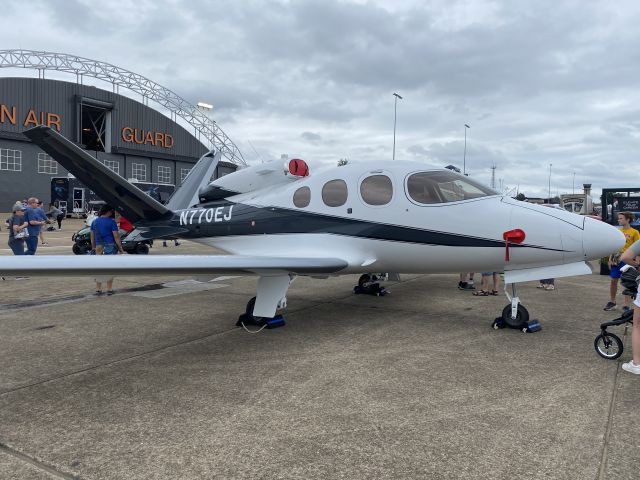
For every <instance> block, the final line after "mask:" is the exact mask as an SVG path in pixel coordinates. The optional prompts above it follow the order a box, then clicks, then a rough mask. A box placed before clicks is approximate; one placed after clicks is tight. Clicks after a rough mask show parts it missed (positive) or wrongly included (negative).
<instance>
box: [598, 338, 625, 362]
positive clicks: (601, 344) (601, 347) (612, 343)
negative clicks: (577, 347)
mask: <svg viewBox="0 0 640 480" xmlns="http://www.w3.org/2000/svg"><path fill="white" fill-rule="evenodd" d="M593 346H594V347H595V349H596V352H598V355H600V356H601V357H602V358H606V359H607V360H615V359H616V358H618V357H619V356H620V355H622V351H623V349H624V346H623V345H622V340H620V338H619V337H618V336H617V335H614V334H613V333H609V332H602V333H601V334H600V335H598V336H597V337H596V339H595V340H594V342H593Z"/></svg>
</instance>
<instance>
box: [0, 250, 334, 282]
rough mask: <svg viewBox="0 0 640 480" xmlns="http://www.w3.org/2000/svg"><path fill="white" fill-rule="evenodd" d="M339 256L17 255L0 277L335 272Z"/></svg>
mask: <svg viewBox="0 0 640 480" xmlns="http://www.w3.org/2000/svg"><path fill="white" fill-rule="evenodd" d="M346 266H347V262H345V261H344V260H341V259H339V258H298V257H295V258H287V257H258V256H245V255H77V256H72V255H42V256H31V255H20V256H17V257H9V256H3V257H0V276H6V277H10V276H40V277H73V276H89V277H95V276H108V275H113V276H115V275H117V276H124V275H129V276H130V275H207V274H231V275H264V276H269V275H282V274H283V273H297V274H311V273H336V272H339V271H340V270H342V269H344V268H345V267H346Z"/></svg>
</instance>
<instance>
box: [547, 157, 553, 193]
mask: <svg viewBox="0 0 640 480" xmlns="http://www.w3.org/2000/svg"><path fill="white" fill-rule="evenodd" d="M552 165H553V163H550V164H549V197H548V199H547V203H551V167H552Z"/></svg>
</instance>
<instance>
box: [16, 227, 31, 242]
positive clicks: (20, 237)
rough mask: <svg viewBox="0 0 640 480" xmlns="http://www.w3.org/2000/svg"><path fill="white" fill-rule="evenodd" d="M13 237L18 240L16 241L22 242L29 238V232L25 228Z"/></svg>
mask: <svg viewBox="0 0 640 480" xmlns="http://www.w3.org/2000/svg"><path fill="white" fill-rule="evenodd" d="M13 237H14V238H16V239H18V240H23V239H25V238H28V237H29V230H27V229H26V228H25V229H24V230H20V231H19V232H18V233H16V234H15V235H14V236H13Z"/></svg>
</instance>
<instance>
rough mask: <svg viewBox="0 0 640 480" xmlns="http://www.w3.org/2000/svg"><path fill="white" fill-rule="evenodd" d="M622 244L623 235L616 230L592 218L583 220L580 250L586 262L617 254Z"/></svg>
mask: <svg viewBox="0 0 640 480" xmlns="http://www.w3.org/2000/svg"><path fill="white" fill-rule="evenodd" d="M624 243H625V238H624V235H623V234H622V232H621V231H620V230H618V229H617V228H615V227H612V226H611V225H609V224H608V223H606V222H602V221H600V220H595V219H593V218H589V217H586V218H585V219H584V235H583V237H582V248H583V249H584V256H585V257H586V259H587V260H596V259H598V258H603V257H606V256H608V255H610V254H612V253H615V252H619V251H620V249H621V248H622V247H623V246H624Z"/></svg>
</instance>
